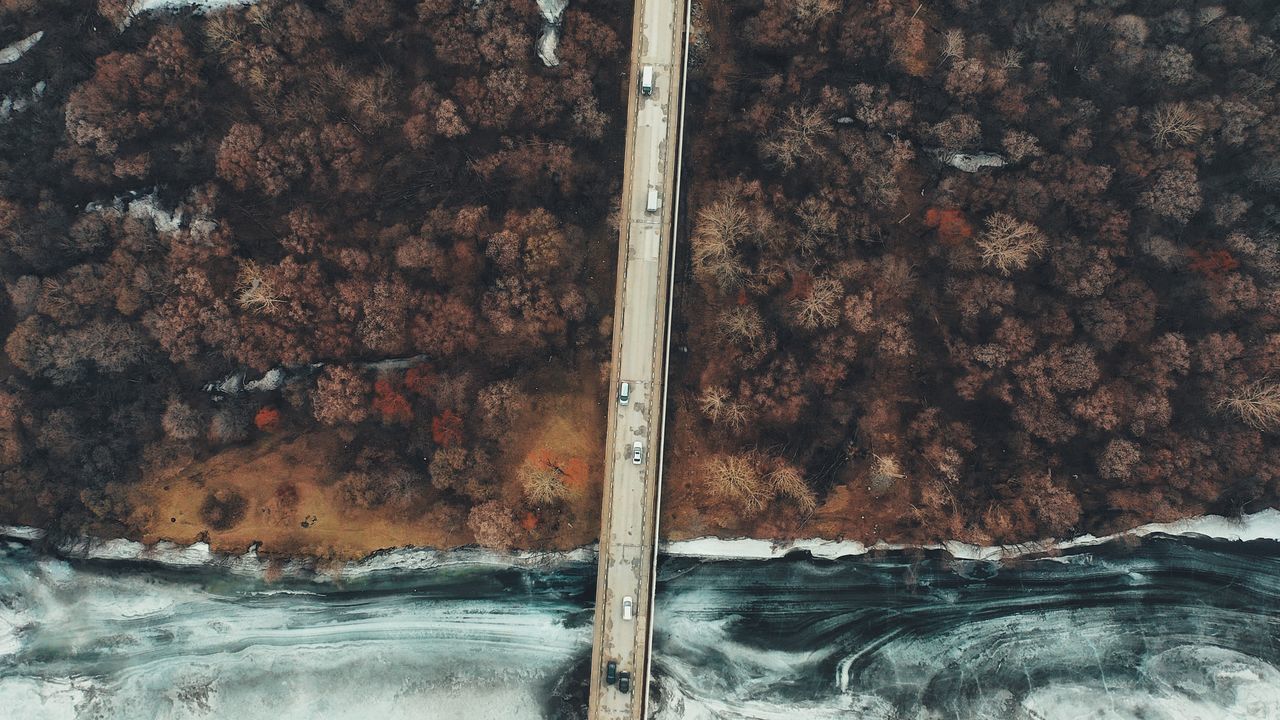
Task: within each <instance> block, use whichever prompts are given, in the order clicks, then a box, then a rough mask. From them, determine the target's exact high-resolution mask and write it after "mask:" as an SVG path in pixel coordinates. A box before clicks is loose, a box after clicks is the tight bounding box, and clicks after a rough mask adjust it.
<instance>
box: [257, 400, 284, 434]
mask: <svg viewBox="0 0 1280 720" xmlns="http://www.w3.org/2000/svg"><path fill="white" fill-rule="evenodd" d="M253 424H254V425H257V426H258V429H259V430H265V431H267V432H270V431H272V430H275V429H276V428H277V427H280V411H279V410H277V409H275V408H273V407H265V406H264V407H261V408H258V414H257V415H254V416H253Z"/></svg>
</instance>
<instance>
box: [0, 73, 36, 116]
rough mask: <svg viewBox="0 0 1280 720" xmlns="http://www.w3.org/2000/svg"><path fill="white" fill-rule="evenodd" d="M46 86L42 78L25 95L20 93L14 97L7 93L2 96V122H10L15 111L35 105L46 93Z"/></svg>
mask: <svg viewBox="0 0 1280 720" xmlns="http://www.w3.org/2000/svg"><path fill="white" fill-rule="evenodd" d="M45 87H46V84H45V81H43V80H41V81H40V82H38V83H36V84H35V85H32V86H31V92H30V93H28V94H27V95H25V96H23V95H18V96H17V97H12V96H9V95H5V96H4V97H3V98H0V123H6V122H9V118H11V117H13V114H14V113H19V112H22V111H23V110H26V109H27V108H29V107H31V106H32V105H34V104H35V102H36V101H37V100H39V99H40V97H41V96H42V95H44V89H45Z"/></svg>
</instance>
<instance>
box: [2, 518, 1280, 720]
mask: <svg viewBox="0 0 1280 720" xmlns="http://www.w3.org/2000/svg"><path fill="white" fill-rule="evenodd" d="M422 553H426V551H397V552H393V553H388V554H384V555H382V556H379V557H378V558H375V559H372V560H370V561H366V562H365V563H363V564H357V565H355V566H351V567H350V568H349V569H347V570H345V571H343V572H341V573H337V574H334V573H322V574H317V573H315V572H312V571H305V570H304V571H299V570H296V569H286V570H285V571H284V572H283V573H280V572H277V571H271V572H268V573H264V572H263V571H261V570H255V569H253V568H254V567H255V566H254V564H253V563H247V565H248V569H246V563H226V562H223V563H220V564H217V565H216V566H210V565H206V564H199V563H194V562H186V563H180V564H177V565H173V564H157V563H154V562H149V561H138V560H121V559H111V558H95V559H86V558H83V557H72V556H71V555H68V554H66V553H58V554H53V555H50V554H45V553H42V552H41V551H38V550H37V549H36V546H35V545H34V544H33V543H32V542H31V541H29V540H18V539H10V540H7V541H0V717H3V718H5V720H8V719H9V718H15V719H21V720H27V719H28V718H30V719H36V718H95V719H101V720H117V719H119V720H135V719H145V718H164V719H171V718H172V719H176V718H229V719H235V720H250V719H253V718H269V719H270V720H293V719H295V718H297V719H299V720H301V719H302V718H307V719H313V718H376V719H377V720H392V719H394V718H416V719H423V718H426V719H433V720H434V719H439V720H455V719H456V720H471V719H476V720H481V719H487V718H554V719H556V720H560V719H562V718H563V719H568V718H575V717H581V715H582V708H581V700H582V698H583V697H585V694H584V692H583V687H582V686H583V683H585V682H586V677H587V668H586V663H587V656H588V653H589V648H590V638H591V628H590V622H591V610H590V607H591V603H592V593H593V592H594V559H593V558H592V557H591V555H590V554H589V553H585V552H579V553H574V554H569V555H564V556H550V557H535V558H525V559H523V560H521V561H520V562H518V563H516V564H515V565H511V564H509V563H498V562H496V561H495V560H493V559H491V558H487V557H486V556H484V555H481V554H470V555H466V554H464V555H461V556H457V557H454V558H453V560H449V561H442V559H446V558H449V557H450V555H449V554H447V553H436V554H430V555H423V554H422ZM423 557H427V558H429V560H430V561H429V562H423ZM659 575H660V581H659V586H658V601H657V603H658V609H657V613H658V615H657V617H658V618H659V629H658V631H657V632H656V634H655V638H654V641H655V660H654V671H655V687H654V688H653V700H654V702H653V708H654V713H653V717H654V718H655V720H701V719H704V718H706V719H710V718H723V719H734V720H737V719H748V718H750V719H754V720H766V719H769V720H771V719H773V718H788V719H792V718H797V719H802V720H825V719H827V718H850V719H852V718H857V719H858V720H877V719H880V718H883V719H885V720H889V719H895V720H896V719H901V720H907V719H910V720H916V719H919V720H924V719H926V718H928V719H934V718H937V719H943V718H947V719H951V718H954V719H956V720H968V719H970V718H992V719H995V718H1011V719H1014V718H1017V719H1027V720H1031V719H1033V718H1034V719H1040V718H1045V719H1048V718H1053V719H1061V720H1067V719H1069V718H1070V719H1075V718H1116V719H1122V718H1126V719H1133V720H1164V719H1166V718H1167V719H1169V720H1175V719H1176V720H1193V719H1201V718H1203V719H1204V720H1224V719H1231V718H1242V719H1244V718H1247V719H1249V720H1280V543H1276V542H1274V541H1270V540H1255V541H1251V542H1227V541H1220V540H1209V539H1204V538H1188V537H1171V536H1165V535H1151V536H1148V537H1146V538H1144V539H1141V540H1137V539H1131V540H1118V541H1111V542H1107V543H1104V544H1101V545H1096V546H1090V547H1078V548H1074V549H1071V550H1068V551H1065V552H1063V553H1062V554H1061V555H1059V556H1057V557H1050V558H1042V559H1020V560H1005V561H1003V562H994V561H979V560H957V559H955V558H954V557H952V556H951V555H949V554H947V553H944V552H942V551H939V550H928V551H922V550H898V551H892V552H879V553H871V554H867V555H863V556H859V557H848V558H840V559H821V558H815V557H812V556H810V555H808V554H806V553H792V554H790V555H788V556H786V557H783V558H778V559H758V560H711V559H704V558H697V557H679V556H670V557H665V558H664V559H663V560H662V561H661V563H660V567H659ZM266 578H271V579H266Z"/></svg>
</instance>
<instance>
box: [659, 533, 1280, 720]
mask: <svg viewBox="0 0 1280 720" xmlns="http://www.w3.org/2000/svg"><path fill="white" fill-rule="evenodd" d="M661 572H662V574H663V575H664V576H665V578H666V579H665V581H664V582H662V583H661V585H660V598H661V602H660V605H659V608H658V611H659V613H660V617H661V623H660V625H659V627H660V628H661V629H662V630H661V631H660V634H659V637H658V648H659V650H660V652H659V654H658V656H657V661H656V662H657V664H658V668H657V671H658V676H657V677H658V678H659V679H658V690H657V695H658V698H657V701H656V703H655V706H656V707H657V708H658V710H657V712H656V713H655V714H654V717H655V720H702V719H704V718H707V719H710V718H718V719H720V718H723V719H726V720H728V719H734V720H738V719H744V720H745V719H748V718H750V719H752V720H757V719H758V720H772V719H774V718H779V719H781V718H797V719H799V718H812V719H814V720H825V719H827V718H858V719H859V720H876V719H880V718H883V719H885V720H890V719H892V720H906V719H920V720H925V719H929V720H935V719H937V720H941V719H944V718H946V719H955V720H970V719H981V718H990V719H993V720H994V719H996V718H1001V719H1004V718H1009V719H1011V720H1024V719H1025V720H1049V719H1053V720H1068V719H1072V720H1074V719H1077V718H1079V719H1081V720H1083V719H1084V718H1107V719H1112V718H1114V719H1116V720H1121V719H1126V718H1132V719H1134V720H1139V719H1141V720H1230V719H1233V718H1240V719H1248V720H1280V670H1277V667H1278V666H1280V546H1278V545H1277V544H1275V543H1272V542H1255V543H1249V544H1241V543H1235V544H1225V543H1214V542H1208V541H1194V540H1192V541H1183V540H1174V539H1169V538H1154V539H1150V540H1147V541H1146V542H1144V543H1143V545H1142V546H1141V547H1139V548H1138V549H1136V550H1133V551H1128V550H1125V549H1124V548H1123V547H1121V546H1120V545H1118V544H1113V545H1109V546H1106V547H1102V548H1094V549H1092V551H1090V552H1080V553H1076V554H1074V555H1069V556H1067V557H1064V558H1056V559H1052V560H1039V561H1029V562H1026V563H1022V564H1020V565H1019V566H1015V567H1009V568H998V567H996V566H994V565H989V564H985V563H970V562H963V563H962V562H956V561H949V560H946V559H944V558H943V557H940V556H938V555H924V556H921V557H920V558H918V559H917V560H916V561H914V562H913V561H910V560H907V559H906V558H904V557H903V556H901V555H899V556H897V557H894V558H889V559H887V560H880V561H874V560H852V561H837V562H822V561H812V560H804V561H799V560H796V559H794V558H788V559H785V560H781V561H773V562H766V563H759V562H756V563H744V562H724V563H698V562H696V561H689V560H675V559H672V560H668V561H667V562H666V563H665V564H664V565H663V567H662V569H661Z"/></svg>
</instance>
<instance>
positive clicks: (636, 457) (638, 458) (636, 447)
mask: <svg viewBox="0 0 1280 720" xmlns="http://www.w3.org/2000/svg"><path fill="white" fill-rule="evenodd" d="M642 462H644V445H642V444H641V443H640V441H639V440H637V441H635V443H634V444H633V445H632V446H631V463H632V464H633V465H639V464H640V463H642Z"/></svg>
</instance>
